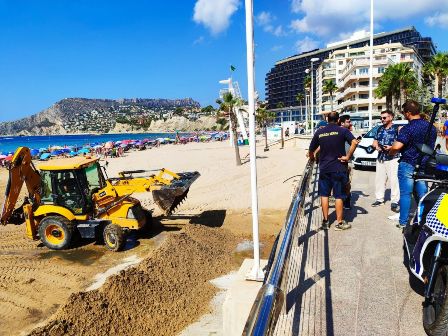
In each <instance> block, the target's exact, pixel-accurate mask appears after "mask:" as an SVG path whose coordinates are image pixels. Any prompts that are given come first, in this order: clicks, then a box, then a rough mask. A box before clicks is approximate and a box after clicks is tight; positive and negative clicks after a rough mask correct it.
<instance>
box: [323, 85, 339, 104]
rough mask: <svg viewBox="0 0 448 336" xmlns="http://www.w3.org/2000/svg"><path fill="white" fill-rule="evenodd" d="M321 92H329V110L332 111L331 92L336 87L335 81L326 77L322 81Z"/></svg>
mask: <svg viewBox="0 0 448 336" xmlns="http://www.w3.org/2000/svg"><path fill="white" fill-rule="evenodd" d="M322 89H323V92H324V93H328V94H330V103H331V111H332V112H333V93H334V92H335V91H336V90H337V89H338V86H337V85H336V83H335V82H333V81H332V80H330V79H327V80H326V81H325V82H324V86H323V88H322Z"/></svg>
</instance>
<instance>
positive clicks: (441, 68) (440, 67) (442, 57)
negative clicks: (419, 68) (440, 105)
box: [423, 52, 448, 97]
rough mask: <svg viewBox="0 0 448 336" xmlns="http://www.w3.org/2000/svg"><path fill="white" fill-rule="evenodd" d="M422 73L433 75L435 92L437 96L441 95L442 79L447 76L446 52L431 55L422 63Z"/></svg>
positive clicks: (447, 56) (447, 61)
mask: <svg viewBox="0 0 448 336" xmlns="http://www.w3.org/2000/svg"><path fill="white" fill-rule="evenodd" d="M423 73H424V74H425V75H431V76H434V77H435V79H436V83H435V94H436V95H437V97H441V96H442V83H443V79H446V78H447V77H448V53H447V52H438V53H437V54H435V55H434V56H433V57H431V59H430V60H429V62H427V63H426V64H425V65H424V67H423Z"/></svg>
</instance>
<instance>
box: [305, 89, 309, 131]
mask: <svg viewBox="0 0 448 336" xmlns="http://www.w3.org/2000/svg"><path fill="white" fill-rule="evenodd" d="M308 100H309V98H308V95H307V94H306V93H305V134H308Z"/></svg>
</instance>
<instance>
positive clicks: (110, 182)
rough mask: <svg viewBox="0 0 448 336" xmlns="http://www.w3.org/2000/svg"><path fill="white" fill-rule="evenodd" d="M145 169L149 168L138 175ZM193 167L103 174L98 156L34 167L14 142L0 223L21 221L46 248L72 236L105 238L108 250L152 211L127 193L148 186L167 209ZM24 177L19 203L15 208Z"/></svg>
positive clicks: (62, 245)
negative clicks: (111, 175)
mask: <svg viewBox="0 0 448 336" xmlns="http://www.w3.org/2000/svg"><path fill="white" fill-rule="evenodd" d="M147 172H150V173H152V174H149V175H146V176H145V175H142V174H145V173H147ZM199 175H200V174H199V173H198V172H186V173H177V174H176V173H174V172H171V171H169V170H167V169H161V170H158V171H157V172H154V171H144V170H134V171H124V172H121V173H119V177H117V178H108V177H107V174H106V171H105V169H104V167H102V166H100V164H99V158H95V157H75V158H67V159H58V160H54V161H50V162H48V163H46V164H43V165H41V166H39V170H37V169H36V168H35V166H34V165H33V162H32V161H31V154H30V150H29V148H27V147H19V148H18V149H17V151H16V152H15V153H14V156H13V158H12V160H11V164H10V167H9V180H8V184H7V187H6V192H5V200H4V203H3V207H2V212H1V217H0V223H1V224H3V225H6V224H8V223H10V224H22V223H23V222H25V223H26V235H27V236H28V237H29V238H30V239H34V240H37V239H40V240H41V241H42V243H43V244H44V245H45V246H47V247H48V248H50V249H54V250H62V249H67V248H69V247H70V245H71V243H72V241H73V239H74V237H75V236H80V237H81V238H100V237H103V238H104V243H105V246H106V247H107V248H108V249H109V250H111V251H119V250H120V249H122V248H123V246H124V243H125V240H126V239H125V238H126V234H127V233H128V232H129V231H130V230H139V229H142V228H143V227H144V226H148V225H150V223H151V221H152V216H151V212H150V211H148V210H145V209H143V208H142V205H141V203H140V201H139V200H137V199H136V198H133V197H131V195H132V194H133V193H136V192H152V194H153V198H154V201H155V203H156V204H157V205H158V206H159V207H160V208H161V209H162V210H163V211H164V213H165V214H166V215H169V214H171V213H172V212H173V211H174V210H175V208H176V207H177V206H178V205H179V204H180V203H181V202H182V201H183V200H184V199H185V198H186V196H187V193H188V190H189V189H190V186H191V184H192V183H193V182H194V181H195V180H196V179H197V178H198V177H199ZM23 183H25V184H26V187H27V189H28V196H27V197H26V198H25V201H24V203H23V204H22V205H21V206H20V207H18V208H17V209H15V210H14V208H15V205H16V202H17V200H18V198H19V194H20V191H21V188H22V186H23Z"/></svg>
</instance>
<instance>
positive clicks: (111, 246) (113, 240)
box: [103, 224, 126, 252]
mask: <svg viewBox="0 0 448 336" xmlns="http://www.w3.org/2000/svg"><path fill="white" fill-rule="evenodd" d="M103 238H104V245H106V248H107V249H108V250H109V251H112V252H118V251H120V250H121V249H123V247H124V244H125V242H126V235H125V233H124V231H123V229H122V228H121V227H120V226H118V225H116V224H108V225H106V227H105V228H104V231H103Z"/></svg>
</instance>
